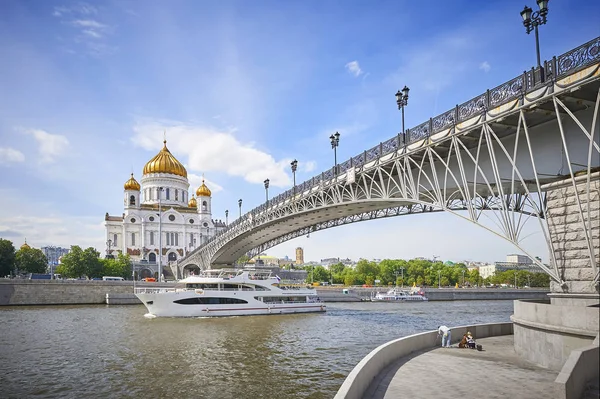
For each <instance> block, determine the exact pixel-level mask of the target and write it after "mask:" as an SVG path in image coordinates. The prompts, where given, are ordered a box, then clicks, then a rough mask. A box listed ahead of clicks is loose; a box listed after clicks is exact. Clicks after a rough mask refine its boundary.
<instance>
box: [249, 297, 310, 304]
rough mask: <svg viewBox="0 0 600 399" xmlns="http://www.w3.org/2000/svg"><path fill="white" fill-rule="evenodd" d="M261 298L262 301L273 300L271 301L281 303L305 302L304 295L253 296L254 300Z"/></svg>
mask: <svg viewBox="0 0 600 399" xmlns="http://www.w3.org/2000/svg"><path fill="white" fill-rule="evenodd" d="M259 298H262V301H263V302H273V303H281V301H284V302H302V303H305V302H306V297H305V296H263V297H254V299H256V300H260V299H259Z"/></svg>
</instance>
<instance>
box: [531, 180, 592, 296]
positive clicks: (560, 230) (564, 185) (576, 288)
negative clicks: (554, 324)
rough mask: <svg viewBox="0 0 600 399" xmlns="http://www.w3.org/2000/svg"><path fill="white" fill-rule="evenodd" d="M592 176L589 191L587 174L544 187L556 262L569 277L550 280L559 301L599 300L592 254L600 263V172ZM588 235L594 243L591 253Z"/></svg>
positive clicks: (553, 294)
mask: <svg viewBox="0 0 600 399" xmlns="http://www.w3.org/2000/svg"><path fill="white" fill-rule="evenodd" d="M589 177H590V179H589V180H590V186H589V194H588V175H587V174H583V175H580V176H575V179H574V183H575V184H573V179H570V178H569V179H566V180H563V181H559V182H556V183H551V184H547V185H545V186H543V187H542V189H543V190H544V191H546V193H547V200H548V204H547V206H548V212H547V214H548V220H547V222H548V230H549V232H550V238H551V240H552V244H553V247H554V256H555V259H556V265H557V266H558V270H559V272H560V275H561V277H562V279H563V280H564V281H565V283H564V284H562V285H561V284H560V283H557V282H555V281H552V282H551V283H550V292H551V293H550V298H551V301H552V303H553V304H556V305H584V306H585V305H591V304H597V303H598V302H599V295H598V294H599V291H598V281H594V279H595V277H596V274H595V272H594V269H593V267H592V256H593V257H594V258H595V262H596V267H597V266H598V265H599V263H600V172H595V173H592V174H591V175H590V176H589ZM574 186H575V187H574ZM578 200H579V201H578ZM588 211H589V212H588ZM588 217H589V220H588ZM586 230H587V237H586ZM588 238H591V240H592V244H593V245H592V247H593V248H592V251H591V253H590V248H589V247H588V240H587V239H588Z"/></svg>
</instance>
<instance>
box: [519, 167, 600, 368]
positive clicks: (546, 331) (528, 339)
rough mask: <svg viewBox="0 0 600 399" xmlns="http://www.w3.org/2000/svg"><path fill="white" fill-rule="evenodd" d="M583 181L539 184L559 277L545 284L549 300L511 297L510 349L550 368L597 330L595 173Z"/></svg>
mask: <svg viewBox="0 0 600 399" xmlns="http://www.w3.org/2000/svg"><path fill="white" fill-rule="evenodd" d="M589 180H590V181H589V183H588V175H587V174H584V175H580V176H575V178H574V179H571V178H569V179H565V180H563V181H559V182H555V183H551V184H547V185H545V186H543V187H542V189H543V190H544V191H545V192H546V194H547V200H548V203H547V205H548V208H547V209H548V211H547V222H548V231H549V233H550V239H551V241H552V248H551V249H550V250H551V251H553V254H552V253H551V254H550V255H551V259H552V258H553V259H555V262H556V266H557V268H558V272H559V273H560V276H561V278H562V280H563V282H562V283H559V282H555V281H552V282H551V283H550V294H549V297H550V300H549V301H545V302H543V303H542V302H539V301H519V300H518V301H515V312H514V315H513V316H512V317H511V319H512V320H513V322H514V345H515V351H516V352H517V353H519V354H520V355H521V356H522V357H524V358H526V359H527V360H529V361H532V362H534V363H537V364H539V365H541V366H543V367H547V368H549V369H553V370H561V368H562V366H563V365H564V364H565V362H566V360H567V358H568V357H569V355H570V353H571V351H572V350H573V349H577V348H581V347H584V346H588V345H591V344H592V342H593V341H594V338H595V337H596V336H597V335H598V330H599V323H600V320H599V314H600V308H599V307H598V304H599V303H600V295H599V289H598V277H597V276H598V274H597V270H598V264H599V263H600V172H595V173H592V174H591V175H589ZM590 243H591V245H590ZM552 255H554V257H552ZM594 262H595V263H594ZM553 266H554V265H553Z"/></svg>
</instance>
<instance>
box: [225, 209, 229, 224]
mask: <svg viewBox="0 0 600 399" xmlns="http://www.w3.org/2000/svg"><path fill="white" fill-rule="evenodd" d="M228 218H229V211H228V210H227V209H226V210H225V226H228V225H229V219H228Z"/></svg>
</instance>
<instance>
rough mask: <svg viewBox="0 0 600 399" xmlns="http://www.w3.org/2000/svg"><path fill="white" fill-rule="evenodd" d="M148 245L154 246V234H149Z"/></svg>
mask: <svg viewBox="0 0 600 399" xmlns="http://www.w3.org/2000/svg"><path fill="white" fill-rule="evenodd" d="M150 245H154V232H153V231H151V232H150Z"/></svg>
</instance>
